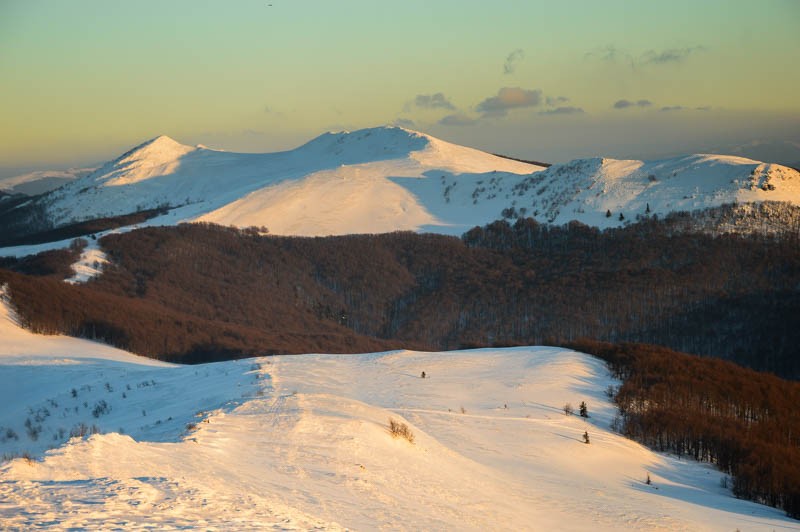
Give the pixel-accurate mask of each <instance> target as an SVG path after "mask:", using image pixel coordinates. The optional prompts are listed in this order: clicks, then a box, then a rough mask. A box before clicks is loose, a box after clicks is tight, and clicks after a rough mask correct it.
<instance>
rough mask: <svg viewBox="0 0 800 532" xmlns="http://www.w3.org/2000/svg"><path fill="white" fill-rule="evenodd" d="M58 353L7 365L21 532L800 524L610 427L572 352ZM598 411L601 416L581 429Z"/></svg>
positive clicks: (1, 342) (583, 363)
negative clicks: (181, 357)
mask: <svg viewBox="0 0 800 532" xmlns="http://www.w3.org/2000/svg"><path fill="white" fill-rule="evenodd" d="M0 326H1V327H4V329H3V332H4V333H6V332H9V331H11V332H12V333H13V330H12V329H9V327H10V326H9V325H7V324H6V325H3V322H0ZM13 334H17V333H13ZM27 334H30V333H27ZM32 336H33V335H32ZM6 338H8V337H7V336H6V335H5V334H3V335H2V336H0V346H5V344H6V342H7V340H6ZM44 339H45V338H44V337H39V338H29V339H28V341H27V343H26V346H27V349H29V351H32V350H36V349H37V347H36V346H38V348H39V349H40V350H41V351H42V352H41V353H40V354H39V355H37V356H36V363H37V365H36V366H31V365H30V364H29V363H26V362H25V361H24V360H22V359H20V358H19V357H16V356H12V357H6V356H0V399H2V400H3V404H4V408H3V410H2V411H0V427H2V430H0V450H1V451H2V452H11V453H21V452H29V453H30V454H31V459H29V460H26V459H22V458H19V459H15V460H11V461H9V462H7V463H5V464H3V465H0V500H2V501H3V504H2V505H0V519H1V520H2V522H3V524H4V526H7V527H10V528H23V529H31V528H44V527H52V526H57V527H60V528H96V527H107V526H108V524H109V523H114V524H115V526H119V527H123V528H141V527H148V526H149V527H155V528H174V527H187V526H191V527H198V526H202V527H205V528H215V529H217V528H218V529H250V528H275V529H282V530H285V529H312V528H316V529H334V530H338V529H356V530H365V529H376V528H383V527H390V528H405V529H414V530H423V529H424V530H431V529H449V530H456V529H457V530H486V529H504V530H512V529H513V530H527V529H532V528H535V529H539V528H543V529H548V530H619V529H635V530H653V529H665V530H733V529H736V528H740V529H747V530H772V529H781V530H798V529H800V526H798V524H797V522H795V521H792V520H790V519H788V518H786V517H784V516H783V515H782V513H781V512H780V511H778V510H776V509H774V508H769V507H766V506H760V505H757V504H753V503H750V502H747V501H742V500H738V499H735V498H734V497H733V496H732V494H731V493H730V491H729V490H728V489H726V488H722V487H720V477H721V474H720V473H719V472H717V471H715V470H714V469H713V468H712V467H710V466H708V465H706V464H698V463H695V462H690V461H682V460H677V459H675V458H672V457H668V456H665V455H659V454H656V453H653V452H651V451H649V450H647V449H645V448H644V447H642V446H640V445H638V444H637V443H635V442H632V441H629V440H626V439H625V438H623V437H621V436H619V435H617V434H615V433H614V432H612V431H610V430H609V428H608V427H609V424H610V423H611V422H612V418H613V416H614V412H615V409H614V406H613V405H612V404H611V403H610V402H609V401H608V399H607V397H606V396H605V393H604V392H605V389H606V388H607V387H608V386H609V385H617V384H618V383H617V382H615V381H614V380H613V379H611V378H610V376H609V374H608V371H607V369H606V368H605V366H604V365H603V363H602V362H601V361H599V360H598V359H595V358H592V357H589V356H587V355H583V354H580V353H575V352H573V351H569V350H564V349H557V348H543V347H526V348H514V349H484V350H475V351H460V352H449V353H419V352H411V351H398V352H389V353H375V354H364V355H293V356H282V357H270V358H262V359H250V360H240V361H231V362H223V363H215V364H204V365H198V366H168V365H159V364H150V365H146V366H145V365H143V363H144V362H145V361H146V359H139V358H138V357H134V356H133V355H128V358H127V359H125V360H123V359H120V358H118V357H117V356H116V355H113V354H111V355H110V357H109V360H103V359H102V356H100V357H97V358H94V359H80V358H77V357H69V358H67V359H65V358H64V357H63V356H62V355H60V354H59V353H63V352H65V349H66V348H60V347H59V346H58V345H57V344H53V343H51V344H50V345H49V346H48V347H47V348H45V349H41V348H42V344H41V343H40V342H41V341H42V340H44ZM65 340H67V339H64V338H60V339H59V340H58V341H65ZM14 349H15V348H14V347H13V346H12V347H11V348H9V347H8V346H6V347H4V350H5V351H6V352H8V351H10V352H12V353H13V351H14ZM46 350H51V353H52V354H51V355H49V358H48V356H47V355H45V351H46ZM28 360H29V361H30V360H32V359H28ZM422 371H425V372H426V374H427V375H426V378H424V379H422V378H420V375H421V372H422ZM581 401H585V402H586V403H587V404H588V406H589V415H590V417H589V418H588V419H583V418H580V417H578V416H570V417H568V416H565V415H564V413H563V410H562V406H563V405H564V403H565V402H571V403H573V404H578V403H580V402H581ZM95 413H96V414H97V415H95ZM389 419H393V420H395V421H397V422H399V423H405V424H407V425H408V427H409V428H410V430H411V431H412V432H413V434H414V442H413V443H409V442H408V441H406V440H404V439H402V438H393V437H392V436H391V434H390V433H389V431H388V430H387V426H388V421H389ZM28 420H29V421H28ZM81 427H83V428H84V429H86V433H85V434H84V435H83V436H82V437H76V438H73V439H71V440H69V441H68V442H66V439H67V438H69V433H70V431H72V432H76V431H77V432H80V430H81ZM95 431H99V433H97V434H93V435H92V433H93V432H95ZM584 431H585V432H586V433H587V434H588V435H589V437H590V441H591V443H590V444H589V445H586V444H585V443H583V442H582V438H581V435H582V434H583V433H584ZM31 432H34V433H36V439H33V438H32V437H31V436H30V433H31ZM65 442H66V443H65ZM50 447H53V449H52V450H50V451H47V452H46V454H44V456H43V452H44V451H45V450H46V449H48V448H50ZM647 475H649V476H650V478H651V480H652V484H651V485H647V484H645V482H644V481H645V479H646V477H647ZM232 508H235V509H236V511H235V512H232V511H231V509H232Z"/></svg>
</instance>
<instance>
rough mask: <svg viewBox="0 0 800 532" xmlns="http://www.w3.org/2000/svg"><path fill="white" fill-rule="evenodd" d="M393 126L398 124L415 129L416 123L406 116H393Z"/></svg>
mask: <svg viewBox="0 0 800 532" xmlns="http://www.w3.org/2000/svg"><path fill="white" fill-rule="evenodd" d="M392 125H393V126H400V127H404V128H406V129H415V128H416V127H417V124H416V123H415V122H414V121H413V120H410V119H408V118H395V120H394V122H392Z"/></svg>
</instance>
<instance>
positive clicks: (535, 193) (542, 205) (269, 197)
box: [36, 127, 800, 236]
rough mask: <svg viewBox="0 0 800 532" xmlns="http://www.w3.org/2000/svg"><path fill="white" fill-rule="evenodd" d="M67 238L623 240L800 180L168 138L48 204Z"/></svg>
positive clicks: (761, 197)
mask: <svg viewBox="0 0 800 532" xmlns="http://www.w3.org/2000/svg"><path fill="white" fill-rule="evenodd" d="M36 201H37V202H38V203H37V204H38V205H39V207H40V208H42V209H43V210H44V212H45V217H46V218H47V219H49V220H50V221H51V222H52V223H53V224H55V225H63V224H68V223H73V222H78V221H85V220H90V219H94V218H98V217H109V216H117V215H123V214H129V213H132V212H135V211H139V210H146V209H154V208H159V207H162V208H169V209H170V211H169V212H168V213H167V214H166V215H163V216H161V217H159V218H157V219H155V220H153V221H152V222H151V223H156V224H165V225H172V224H175V223H178V222H181V221H207V222H214V223H219V224H223V225H235V226H238V227H251V226H256V227H266V228H267V229H268V230H269V231H270V232H271V233H273V234H281V235H305V236H325V235H338V234H351V233H381V232H390V231H396V230H413V231H431V232H439V233H449V234H461V233H463V232H465V231H466V230H468V229H470V228H472V227H474V226H476V225H483V224H486V223H489V222H492V221H494V220H497V219H499V218H501V217H504V216H505V217H508V218H515V217H517V216H526V217H533V218H536V219H537V220H539V221H540V222H548V223H556V224H563V223H566V222H569V221H571V220H578V221H581V222H584V223H587V224H589V225H594V226H598V227H610V226H618V225H621V224H623V223H628V222H630V221H632V220H635V219H636V217H637V216H639V215H645V214H652V215H655V214H657V215H659V216H661V215H664V214H667V213H670V212H674V211H681V210H689V211H691V210H695V209H705V208H709V207H715V206H719V205H721V204H726V203H733V202H761V201H779V202H788V203H791V204H795V205H797V204H800V174H798V172H797V171H796V170H793V169H791V168H788V167H785V166H781V165H777V164H767V163H762V162H759V161H753V160H750V159H745V158H742V157H732V156H721V155H689V156H684V157H678V158H674V159H668V160H662V161H652V162H643V161H635V160H629V161H622V160H614V159H605V158H594V159H581V160H576V161H572V162H569V163H566V164H559V165H554V166H552V167H550V168H547V169H545V168H543V167H540V166H535V165H531V164H527V163H523V162H518V161H513V160H509V159H505V158H501V157H497V156H494V155H491V154H488V153H484V152H481V151H478V150H474V149H471V148H466V147H463V146H458V145H455V144H451V143H448V142H445V141H442V140H439V139H436V138H433V137H431V136H428V135H425V134H422V133H418V132H414V131H409V130H406V129H403V128H398V127H379V128H372V129H364V130H360V131H355V132H352V133H350V132H341V133H326V134H324V135H322V136H320V137H318V138H316V139H314V140H312V141H310V142H308V143H307V144H305V145H303V146H300V147H298V148H296V149H294V150H291V151H287V152H281V153H265V154H245V153H228V152H225V151H218V150H214V149H210V148H206V147H203V146H197V147H191V146H185V145H183V144H180V143H178V142H176V141H175V140H173V139H170V138H168V137H164V136H161V137H157V138H155V139H152V140H150V141H148V142H145V143H144V144H142V145H140V146H137V147H136V148H134V149H132V150H130V151H129V152H127V153H125V154H124V155H122V156H120V157H119V158H117V159H115V160H113V161H111V162H109V163H107V164H105V165H103V166H102V167H100V168H98V169H97V170H96V171H94V172H93V173H91V174H90V175H87V176H84V177H80V178H78V179H75V180H73V181H71V182H69V183H68V184H66V185H64V186H63V187H61V188H59V189H57V190H55V191H52V192H50V193H49V194H47V195H45V196H44V197H42V198H40V199H38V200H36Z"/></svg>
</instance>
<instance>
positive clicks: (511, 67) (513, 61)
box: [503, 48, 525, 74]
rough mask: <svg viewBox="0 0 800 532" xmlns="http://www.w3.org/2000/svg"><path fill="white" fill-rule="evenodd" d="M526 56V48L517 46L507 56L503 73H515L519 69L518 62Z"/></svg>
mask: <svg viewBox="0 0 800 532" xmlns="http://www.w3.org/2000/svg"><path fill="white" fill-rule="evenodd" d="M524 58H525V50H523V49H522V48H517V49H516V50H514V51H513V52H511V53H510V54H508V57H506V62H505V64H504V65H503V74H513V73H514V71H515V70H516V69H517V64H518V63H519V62H520V61H522V60H523V59H524Z"/></svg>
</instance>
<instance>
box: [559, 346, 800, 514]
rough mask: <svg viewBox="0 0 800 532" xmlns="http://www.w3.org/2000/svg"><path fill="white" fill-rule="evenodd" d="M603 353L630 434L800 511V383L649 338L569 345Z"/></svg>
mask: <svg viewBox="0 0 800 532" xmlns="http://www.w3.org/2000/svg"><path fill="white" fill-rule="evenodd" d="M565 347H569V348H571V349H575V350H578V351H582V352H585V353H589V354H592V355H595V356H597V357H600V358H602V359H603V360H605V361H606V362H607V363H608V365H609V367H610V368H611V370H612V372H613V373H614V374H615V376H616V377H617V378H619V379H621V380H622V381H623V384H622V385H621V386H620V388H619V390H618V391H617V392H616V394H615V396H614V400H615V402H616V404H617V406H618V407H619V411H620V415H621V418H622V424H621V427H620V429H621V431H622V433H623V434H625V435H626V436H628V437H630V438H633V439H635V440H638V441H639V442H641V443H643V444H645V445H647V446H649V447H652V448H654V449H656V450H658V451H662V452H663V451H669V452H673V453H675V454H677V455H678V456H690V457H692V458H694V459H695V460H701V461H706V462H711V463H714V464H716V465H717V467H719V468H720V469H721V470H722V471H724V472H726V473H728V474H730V475H731V476H732V486H731V487H732V489H733V493H734V494H735V495H736V496H737V497H741V498H745V499H750V500H753V501H756V502H759V503H762V504H768V505H770V506H775V507H777V508H782V509H784V510H785V511H786V512H787V514H789V515H790V516H791V517H794V518H800V416H798V415H797V405H798V404H800V383H797V382H792V381H786V380H783V379H780V378H778V377H775V376H773V375H769V374H766V373H761V372H756V371H753V370H749V369H746V368H742V367H741V366H738V365H736V364H733V363H730V362H727V361H724V360H719V359H715V358H700V357H696V356H690V355H687V354H684V353H678V352H675V351H672V350H669V349H666V348H663V347H659V346H652V345H645V344H609V343H603V342H597V341H593V340H578V341H575V342H570V343H568V344H566V345H565Z"/></svg>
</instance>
